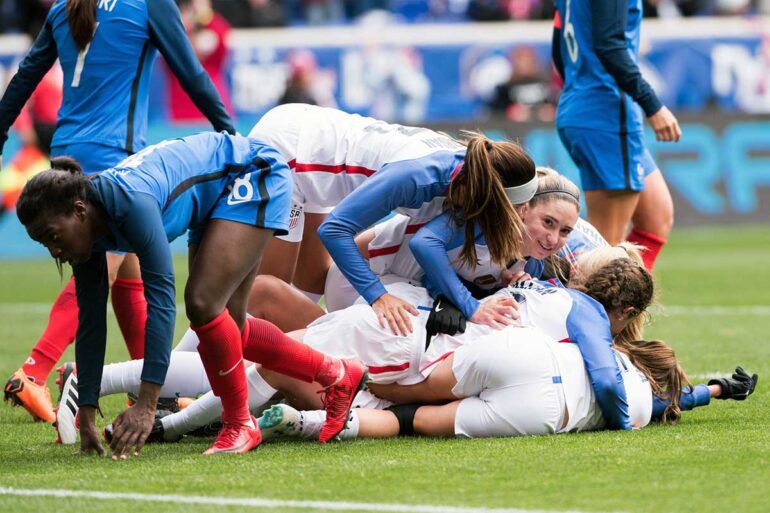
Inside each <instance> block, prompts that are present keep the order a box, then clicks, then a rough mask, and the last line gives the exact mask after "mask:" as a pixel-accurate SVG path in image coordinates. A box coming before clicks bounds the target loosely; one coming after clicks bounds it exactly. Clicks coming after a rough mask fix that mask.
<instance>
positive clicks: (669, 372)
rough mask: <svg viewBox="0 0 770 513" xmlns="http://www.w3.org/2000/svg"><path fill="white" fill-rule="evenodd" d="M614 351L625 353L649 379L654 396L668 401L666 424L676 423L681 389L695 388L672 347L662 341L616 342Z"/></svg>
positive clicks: (679, 413)
mask: <svg viewBox="0 0 770 513" xmlns="http://www.w3.org/2000/svg"><path fill="white" fill-rule="evenodd" d="M615 348H616V349H617V350H618V351H621V352H622V353H624V354H626V355H627V356H628V358H629V359H630V360H631V363H633V364H634V367H636V368H637V369H639V370H640V371H642V373H643V374H644V375H645V376H647V379H648V380H650V386H651V387H652V393H653V394H655V395H656V396H658V397H660V398H661V399H667V400H668V406H667V407H666V409H665V411H664V412H663V419H662V420H663V422H665V423H667V424H676V423H677V422H678V421H679V417H681V415H682V410H681V409H680V407H679V393H680V392H681V391H682V388H684V387H686V386H692V383H691V382H690V379H689V378H688V377H687V373H685V371H684V369H682V367H681V366H680V365H679V361H678V360H677V359H676V353H674V350H673V349H672V348H671V346H669V345H668V344H666V343H665V342H663V341H662V340H649V341H647V340H633V341H626V342H622V343H618V342H617V341H616V343H615Z"/></svg>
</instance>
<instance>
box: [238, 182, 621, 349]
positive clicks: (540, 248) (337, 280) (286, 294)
mask: <svg viewBox="0 0 770 513" xmlns="http://www.w3.org/2000/svg"><path fill="white" fill-rule="evenodd" d="M579 197H580V191H579V189H578V188H577V186H575V185H574V184H573V183H572V182H570V181H569V180H568V179H567V178H565V177H563V176H561V175H559V174H557V173H556V172H554V171H552V170H548V171H546V170H545V169H544V168H542V169H541V168H538V185H537V189H536V192H535V195H534V197H533V198H531V199H530V200H529V201H528V202H527V201H523V202H522V203H521V204H517V205H516V206H515V207H516V210H517V212H518V213H519V216H520V217H521V219H522V222H523V226H524V239H523V241H522V244H521V254H522V256H523V257H524V258H525V259H526V265H525V266H524V265H519V264H516V265H515V266H514V267H515V269H518V268H520V267H523V270H522V271H518V273H517V274H516V275H515V277H516V279H518V277H519V276H521V274H523V272H524V271H526V272H528V273H529V274H530V275H531V276H534V277H539V276H540V273H541V272H542V269H543V263H542V261H540V260H538V259H540V258H547V257H548V256H550V255H553V254H556V253H557V252H559V251H561V250H562V249H563V248H564V247H565V241H567V243H568V242H569V241H572V243H573V249H574V250H575V251H576V250H577V248H578V246H579V247H580V248H585V247H586V246H587V242H586V241H585V237H583V236H582V235H581V234H575V235H572V229H573V227H574V226H576V225H577V223H579V219H578V212H579V209H580V202H579ZM435 233H438V234H440V236H441V238H440V239H438V240H436V239H437V236H436V235H435ZM423 234H424V235H423ZM412 237H414V238H412ZM463 237H464V231H463V228H461V227H457V225H456V224H455V221H454V220H453V219H452V217H451V214H449V213H444V214H442V215H440V216H439V217H437V218H436V219H434V220H432V221H430V223H428V224H426V225H425V226H424V227H422V228H421V229H420V230H418V231H416V233H415V230H414V229H413V225H410V218H408V217H406V216H403V215H396V216H394V217H393V218H391V219H388V220H387V221H384V222H382V223H379V224H377V225H376V226H375V227H374V228H372V229H370V230H367V231H366V232H364V233H362V234H361V235H359V236H358V237H357V238H356V243H357V245H358V247H359V251H360V252H361V254H362V255H364V257H365V258H366V259H367V260H368V263H369V266H370V268H371V270H372V271H373V272H374V274H375V275H376V276H378V277H379V278H380V279H384V280H386V281H385V282H384V283H386V284H391V283H394V282H395V281H406V282H409V283H412V284H415V285H421V284H422V283H423V281H426V282H429V279H428V278H427V277H426V276H425V273H423V271H422V267H421V266H420V263H418V261H417V259H416V258H415V255H414V254H413V253H412V250H411V248H410V245H411V243H417V244H419V248H418V250H419V251H429V252H431V253H432V254H431V255H426V256H424V257H423V258H422V261H424V262H427V264H426V265H431V266H432V267H431V268H432V269H433V273H432V274H431V275H430V276H437V275H438V276H439V279H440V280H441V283H442V285H444V284H447V285H445V286H446V287H447V288H448V289H449V290H450V293H449V294H447V296H448V297H449V298H450V300H451V301H452V302H455V301H457V302H458V303H459V304H464V303H463V301H465V298H466V296H465V295H464V294H467V297H468V298H470V299H468V302H469V303H470V302H473V303H475V306H473V305H472V306H471V307H470V310H471V313H470V315H469V317H471V318H470V320H471V322H477V323H479V322H480V319H479V318H477V317H481V316H476V315H475V312H476V311H478V310H480V309H482V308H481V307H483V306H484V305H486V304H487V302H485V303H483V304H480V303H479V302H478V301H476V299H473V297H471V296H470V292H469V289H473V290H474V293H479V292H483V295H482V296H481V297H484V296H486V295H489V293H491V291H492V290H494V289H496V288H500V287H503V286H506V285H508V283H510V282H511V280H512V279H513V278H514V273H512V272H511V271H509V270H507V269H506V266H509V267H510V266H511V262H510V261H508V262H507V263H506V264H505V266H500V265H498V264H495V263H494V262H492V261H491V259H490V258H489V248H488V246H487V243H486V240H485V238H484V236H483V235H482V234H481V233H480V231H479V230H478V229H476V234H475V241H474V242H475V245H474V250H475V252H476V255H477V258H476V259H474V262H475V264H476V265H475V266H469V265H467V264H465V263H464V261H463V260H462V259H461V258H459V255H460V252H461V250H462V248H463V246H464V239H463ZM415 239H416V240H415ZM605 244H606V243H605ZM425 246H428V247H427V249H423V247H425ZM431 246H434V247H431ZM434 248H435V249H434ZM434 259H435V261H436V262H440V263H441V264H442V266H447V267H449V269H450V271H449V273H446V272H445V271H444V270H443V269H442V268H440V267H438V266H437V264H435V263H432V262H433V260H434ZM447 259H448V260H450V262H449V263H447ZM524 263H525V262H524V261H520V264H524ZM455 273H457V274H459V277H457V274H455ZM450 275H451V277H450ZM461 279H462V280H463V282H461V281H460V280H461ZM426 285H428V286H429V290H430V292H431V294H432V295H433V296H434V297H435V296H437V295H438V294H440V293H441V288H439V287H436V286H433V285H432V283H426ZM455 295H457V296H458V297H461V298H462V299H461V300H456V299H455ZM251 297H252V298H253V301H252V302H251V304H250V309H249V311H250V312H251V313H252V314H253V315H255V316H256V317H259V318H262V319H268V320H270V321H271V322H274V323H275V324H277V325H278V326H279V327H281V329H283V330H284V331H292V330H295V329H301V328H303V327H305V326H307V325H308V324H309V323H310V322H311V321H313V320H315V319H316V318H318V317H320V316H321V315H323V313H324V312H323V310H322V309H321V308H320V307H318V306H317V305H314V304H312V302H311V301H306V300H305V298H303V297H302V296H301V295H300V294H298V293H296V291H293V290H292V289H291V287H288V286H285V285H284V284H283V283H282V282H280V281H279V280H276V279H274V278H273V277H271V276H266V275H262V276H260V277H259V278H257V281H256V282H255V284H254V287H253V288H252V292H251ZM324 297H325V300H326V308H327V310H328V311H330V312H331V311H335V310H340V309H343V308H346V307H348V306H350V305H352V304H353V303H354V302H355V301H356V300H357V299H358V298H359V297H360V296H359V295H358V293H357V292H356V290H355V289H354V288H353V286H352V285H351V284H350V282H348V281H347V279H346V278H345V277H344V276H343V275H342V273H341V272H340V271H339V269H338V268H337V266H335V265H332V266H331V267H330V268H329V271H328V273H327V276H326V284H325V288H324ZM260 298H270V300H267V301H262V300H260ZM505 299H506V298H502V297H501V298H499V299H498V298H496V299H495V300H493V304H497V305H500V304H502V305H507V304H511V303H510V302H509V301H506V300H505ZM449 308H450V307H447V309H449ZM451 308H452V309H453V311H454V312H456V314H457V315H462V313H461V312H459V311H457V309H456V308H454V307H451ZM484 315H489V316H491V318H490V319H488V320H487V322H486V324H487V325H494V326H496V327H500V326H502V325H507V324H510V323H512V322H513V321H514V319H513V318H511V317H508V316H505V315H501V314H500V313H497V312H495V311H494V310H493V309H489V308H487V309H486V313H485V314H484ZM464 319H465V318H463V322H464ZM436 331H437V332H444V331H446V329H437V330H436ZM451 334H453V333H451Z"/></svg>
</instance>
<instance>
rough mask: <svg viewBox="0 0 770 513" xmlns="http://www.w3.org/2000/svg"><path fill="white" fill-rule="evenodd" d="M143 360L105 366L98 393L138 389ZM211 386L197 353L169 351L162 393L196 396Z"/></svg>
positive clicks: (114, 392) (162, 394)
mask: <svg viewBox="0 0 770 513" xmlns="http://www.w3.org/2000/svg"><path fill="white" fill-rule="evenodd" d="M143 365H144V360H131V361H128V362H121V363H113V364H110V365H105V366H104V371H103V372H102V386H101V395H103V396H104V395H110V394H119V393H132V394H138V393H139V386H140V385H141V380H142V366H143ZM209 390H211V385H209V379H208V377H207V376H206V371H205V369H204V368H203V363H202V362H201V357H200V355H199V354H198V353H187V352H176V353H175V352H173V351H172V352H171V359H170V360H169V366H168V372H167V373H166V381H165V383H164V384H163V386H162V387H161V389H160V396H161V397H179V396H183V397H197V396H199V395H200V394H203V393H206V392H208V391H209Z"/></svg>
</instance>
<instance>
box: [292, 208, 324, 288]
mask: <svg viewBox="0 0 770 513" xmlns="http://www.w3.org/2000/svg"><path fill="white" fill-rule="evenodd" d="M327 215H328V214H326V213H310V212H305V223H304V231H303V234H302V244H301V246H300V251H299V257H298V259H297V268H296V271H295V273H294V280H293V282H292V283H294V286H296V287H297V288H298V289H299V290H301V291H302V292H303V293H305V294H306V295H308V293H309V294H310V295H308V297H310V299H315V301H316V302H317V301H318V299H320V297H321V295H322V294H323V293H324V284H325V283H326V273H327V272H328V270H329V266H331V263H332V258H331V255H329V252H328V251H327V250H326V247H325V246H324V245H323V243H322V242H321V239H320V237H318V227H319V226H321V223H323V221H324V220H325V219H326V217H327Z"/></svg>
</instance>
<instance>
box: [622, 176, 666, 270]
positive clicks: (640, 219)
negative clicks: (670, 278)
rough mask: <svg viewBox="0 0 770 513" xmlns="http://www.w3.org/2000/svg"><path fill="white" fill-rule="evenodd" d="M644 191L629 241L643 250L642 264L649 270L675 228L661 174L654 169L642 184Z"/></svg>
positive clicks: (664, 182)
mask: <svg viewBox="0 0 770 513" xmlns="http://www.w3.org/2000/svg"><path fill="white" fill-rule="evenodd" d="M644 184H645V187H644V191H643V192H642V193H641V195H640V197H639V203H638V205H637V207H636V210H635V211H634V214H633V217H632V222H633V228H632V229H631V232H630V233H629V234H628V240H629V241H630V242H633V243H635V244H639V245H641V246H643V247H644V248H645V251H643V252H642V258H643V259H644V265H645V267H647V269H648V270H650V271H652V268H653V265H654V264H655V259H656V258H657V256H658V254H659V253H660V250H661V248H662V247H663V245H664V244H665V243H666V240H667V239H668V235H669V233H671V228H672V227H673V225H674V202H673V200H672V199H671V192H670V191H669V189H668V185H666V181H665V179H664V178H663V174H662V173H661V172H660V170H659V169H657V168H656V169H655V170H654V171H653V172H652V173H650V174H649V175H647V177H646V178H645V181H644Z"/></svg>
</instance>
